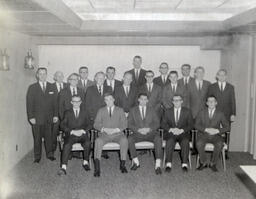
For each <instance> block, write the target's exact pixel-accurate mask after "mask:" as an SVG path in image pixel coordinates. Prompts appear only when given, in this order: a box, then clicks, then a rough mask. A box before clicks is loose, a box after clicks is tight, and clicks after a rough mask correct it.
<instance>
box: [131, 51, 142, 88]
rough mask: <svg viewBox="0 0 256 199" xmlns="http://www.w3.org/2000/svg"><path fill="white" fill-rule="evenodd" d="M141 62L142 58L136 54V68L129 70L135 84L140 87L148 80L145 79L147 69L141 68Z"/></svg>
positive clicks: (134, 59) (134, 63) (134, 60)
mask: <svg viewBox="0 0 256 199" xmlns="http://www.w3.org/2000/svg"><path fill="white" fill-rule="evenodd" d="M141 64H142V58H141V56H139V55H136V56H135V57H134V58H133V67H134V69H132V70H129V71H128V72H130V73H131V74H132V76H133V82H132V83H133V84H134V85H135V86H136V87H137V88H139V87H140V86H141V85H142V84H144V83H145V82H146V79H145V74H146V70H144V69H142V68H141Z"/></svg>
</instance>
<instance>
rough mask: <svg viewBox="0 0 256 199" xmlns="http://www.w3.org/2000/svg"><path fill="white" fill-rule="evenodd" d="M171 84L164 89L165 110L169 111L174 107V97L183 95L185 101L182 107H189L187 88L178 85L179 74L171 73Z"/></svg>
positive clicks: (163, 101)
mask: <svg viewBox="0 0 256 199" xmlns="http://www.w3.org/2000/svg"><path fill="white" fill-rule="evenodd" d="M169 79H170V82H171V83H169V84H168V85H166V86H165V87H164V89H163V99H162V103H163V107H164V109H168V108H171V107H173V103H172V98H173V96H174V95H177V94H178V95H181V96H182V99H183V103H182V106H185V107H188V98H187V95H186V94H187V93H186V90H185V87H184V86H182V85H180V84H179V83H178V72H177V71H170V73H169Z"/></svg>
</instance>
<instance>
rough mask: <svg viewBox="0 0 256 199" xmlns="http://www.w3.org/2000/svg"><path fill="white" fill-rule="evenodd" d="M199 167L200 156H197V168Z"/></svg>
mask: <svg viewBox="0 0 256 199" xmlns="http://www.w3.org/2000/svg"><path fill="white" fill-rule="evenodd" d="M198 167H199V154H197V155H196V168H198Z"/></svg>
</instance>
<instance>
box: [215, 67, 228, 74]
mask: <svg viewBox="0 0 256 199" xmlns="http://www.w3.org/2000/svg"><path fill="white" fill-rule="evenodd" d="M219 72H224V73H225V75H227V74H228V71H227V70H226V69H224V68H221V69H219V70H218V72H217V74H219Z"/></svg>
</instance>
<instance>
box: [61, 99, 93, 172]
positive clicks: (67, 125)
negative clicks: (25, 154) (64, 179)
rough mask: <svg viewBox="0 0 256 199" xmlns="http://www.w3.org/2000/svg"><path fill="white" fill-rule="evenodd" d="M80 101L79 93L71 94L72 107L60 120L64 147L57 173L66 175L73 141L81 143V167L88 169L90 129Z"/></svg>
mask: <svg viewBox="0 0 256 199" xmlns="http://www.w3.org/2000/svg"><path fill="white" fill-rule="evenodd" d="M81 103H82V100H81V97H80V96H79V95H74V96H72V100H71V104H72V106H73V108H71V109H70V110H67V111H65V115H64V119H63V120H62V121H61V125H60V126H61V129H62V131H63V132H64V135H65V136H64V147H63V151H62V155H61V156H62V157H61V169H60V171H59V172H58V174H59V175H63V174H65V175H66V173H67V172H66V170H67V163H68V158H69V154H70V152H71V150H72V146H73V144H75V143H81V145H82V147H83V149H84V151H83V168H84V170H85V171H89V170H90V166H89V155H90V150H91V148H90V147H91V142H90V136H89V135H88V134H89V130H90V129H91V126H90V125H89V124H90V121H89V118H88V114H87V113H86V111H85V110H84V109H81V108H80V105H81Z"/></svg>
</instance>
